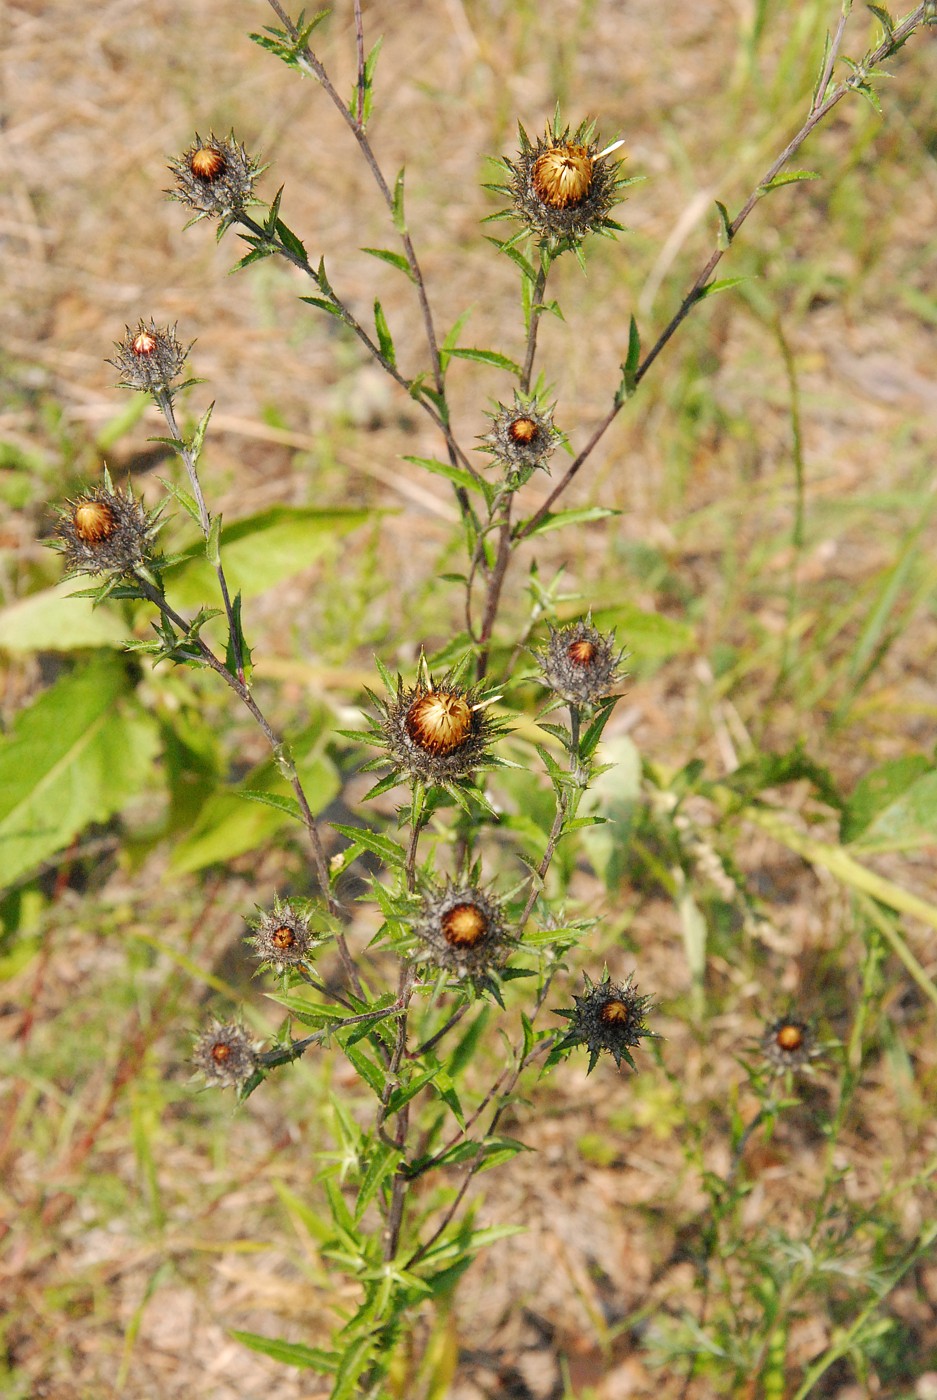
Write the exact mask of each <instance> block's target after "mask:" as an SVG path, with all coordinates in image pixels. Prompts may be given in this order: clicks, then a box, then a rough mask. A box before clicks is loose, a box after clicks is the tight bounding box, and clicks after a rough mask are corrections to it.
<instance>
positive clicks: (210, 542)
mask: <svg viewBox="0 0 937 1400" xmlns="http://www.w3.org/2000/svg"><path fill="white" fill-rule="evenodd" d="M220 541H221V516H220V515H216V516H214V517H213V518H212V522H211V524H210V525H209V527H208V538H207V539H206V540H205V558H206V559H207V560H208V562H209V564H211V566H212V568H213V569H217V568H218V566H219V564H220V563H221V543H220Z"/></svg>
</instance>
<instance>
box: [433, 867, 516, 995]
mask: <svg viewBox="0 0 937 1400" xmlns="http://www.w3.org/2000/svg"><path fill="white" fill-rule="evenodd" d="M413 932H414V934H415V935H416V937H417V939H418V940H419V947H418V948H417V950H416V952H415V953H414V955H413V960H414V962H416V963H429V964H431V965H432V966H433V967H437V968H440V969H442V970H444V971H446V972H451V973H453V974H454V976H456V977H459V978H471V979H472V980H473V981H474V982H475V983H476V985H485V986H488V987H489V988H490V987H491V979H490V973H491V972H492V971H494V970H496V969H498V968H500V967H501V966H503V964H504V961H505V958H506V957H507V955H508V953H509V951H510V948H511V945H512V940H511V938H510V937H509V935H508V932H507V929H506V928H505V923H504V915H503V911H502V906H501V902H500V900H498V899H497V898H496V897H495V896H494V895H493V894H492V893H491V891H490V890H486V889H481V888H480V887H479V886H478V885H476V884H474V883H471V882H469V881H447V882H446V884H445V885H443V886H442V887H439V886H436V885H433V886H431V887H429V888H427V889H426V890H424V891H423V895H422V902H421V906H420V912H419V914H418V915H417V917H416V919H415V920H414V922H413Z"/></svg>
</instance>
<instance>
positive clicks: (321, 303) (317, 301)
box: [299, 297, 344, 321]
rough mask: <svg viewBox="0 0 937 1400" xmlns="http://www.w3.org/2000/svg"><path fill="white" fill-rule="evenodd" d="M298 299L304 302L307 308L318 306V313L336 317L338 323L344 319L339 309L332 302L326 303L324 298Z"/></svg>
mask: <svg viewBox="0 0 937 1400" xmlns="http://www.w3.org/2000/svg"><path fill="white" fill-rule="evenodd" d="M299 299H300V301H304V302H306V304H307V305H308V306H318V308H319V310H320V311H327V312H328V313H329V315H330V316H336V317H337V318H338V320H339V321H341V320H343V319H344V318H343V317H342V312H341V307H338V306H336V305H335V303H334V301H327V300H326V299H325V297H300V298H299Z"/></svg>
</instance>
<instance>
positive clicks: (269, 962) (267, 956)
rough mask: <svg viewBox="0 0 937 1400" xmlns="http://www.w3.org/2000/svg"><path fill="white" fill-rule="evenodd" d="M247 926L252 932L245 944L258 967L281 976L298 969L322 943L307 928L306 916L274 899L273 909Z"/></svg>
mask: <svg viewBox="0 0 937 1400" xmlns="http://www.w3.org/2000/svg"><path fill="white" fill-rule="evenodd" d="M248 923H249V925H250V927H251V928H252V929H254V934H253V937H251V938H248V939H247V942H248V943H250V944H252V945H253V948H254V955H255V957H257V958H259V959H260V962H261V966H262V967H272V968H275V969H276V971H277V972H283V971H284V969H285V968H288V967H302V966H303V965H304V964H305V963H307V962H308V961H309V960H310V959H311V958H312V956H313V955H314V954H315V952H316V951H317V950H318V949H319V948H320V947H321V945H322V943H324V942H325V938H324V937H322V936H320V935H319V934H317V933H314V932H313V931H312V930H311V929H310V927H309V915H308V914H304V913H301V912H300V910H299V909H297V908H294V907H293V904H292V903H291V902H290V901H289V900H282V901H281V899H280V897H279V895H274V899H273V908H272V909H269V910H264V911H262V912H261V914H260V916H259V917H258V918H255V919H249V920H248Z"/></svg>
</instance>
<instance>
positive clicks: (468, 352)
mask: <svg viewBox="0 0 937 1400" xmlns="http://www.w3.org/2000/svg"><path fill="white" fill-rule="evenodd" d="M449 354H450V356H451V357H452V359H454V360H475V361H477V363H478V364H480V365H493V366H494V367H495V369H506V370H507V371H508V373H509V374H516V375H517V377H518V378H520V374H521V367H520V365H516V364H515V363H514V361H513V360H509V359H508V357H507V355H501V354H499V352H498V351H497V350H474V349H467V348H458V347H456V346H453V348H452V349H451V350H450V351H449Z"/></svg>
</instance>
